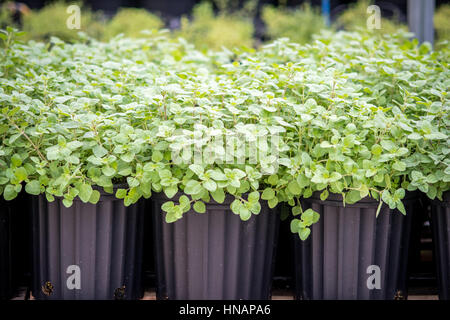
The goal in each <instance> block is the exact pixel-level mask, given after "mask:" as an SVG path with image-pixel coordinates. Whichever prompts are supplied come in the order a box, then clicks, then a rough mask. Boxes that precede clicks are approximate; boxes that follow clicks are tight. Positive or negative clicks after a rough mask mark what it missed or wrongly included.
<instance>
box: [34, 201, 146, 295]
mask: <svg viewBox="0 0 450 320" xmlns="http://www.w3.org/2000/svg"><path fill="white" fill-rule="evenodd" d="M36 201H37V203H36V206H35V209H36V210H34V211H35V212H33V296H34V297H35V298H37V299H69V300H94V299H95V300H112V299H118V300H122V299H127V300H128V299H139V298H141V297H142V295H143V289H142V286H141V277H142V274H141V272H142V269H141V268H142V247H143V219H144V210H145V208H144V207H143V206H144V205H145V201H139V202H138V203H136V204H134V205H132V206H130V207H125V206H124V204H123V200H119V199H116V198H115V196H114V195H112V194H107V193H104V192H101V197H100V201H99V202H98V203H97V204H96V205H93V204H88V203H83V202H81V201H80V200H79V199H78V198H77V199H76V200H74V202H73V205H72V207H70V208H66V207H65V206H64V205H63V204H62V200H61V199H57V200H55V201H54V202H48V201H47V200H46V198H45V196H42V195H41V196H39V197H38V198H36ZM71 266H72V267H71ZM77 267H79V270H76V268H77ZM68 268H69V269H68ZM78 271H79V274H80V276H81V281H80V284H81V287H78V286H76V279H75V278H73V277H72V278H71V276H73V275H75V274H76V273H77V272H78Z"/></svg>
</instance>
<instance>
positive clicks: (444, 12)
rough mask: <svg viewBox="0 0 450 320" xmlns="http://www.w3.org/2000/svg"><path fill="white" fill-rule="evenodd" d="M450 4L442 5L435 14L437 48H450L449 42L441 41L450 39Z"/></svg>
mask: <svg viewBox="0 0 450 320" xmlns="http://www.w3.org/2000/svg"><path fill="white" fill-rule="evenodd" d="M449 21H450V5H448V4H444V5H441V6H440V7H439V8H438V9H437V10H436V13H435V15H434V28H435V29H436V41H437V43H436V48H443V47H446V48H448V46H449V44H448V42H446V43H441V44H440V43H439V42H442V41H450V22H449Z"/></svg>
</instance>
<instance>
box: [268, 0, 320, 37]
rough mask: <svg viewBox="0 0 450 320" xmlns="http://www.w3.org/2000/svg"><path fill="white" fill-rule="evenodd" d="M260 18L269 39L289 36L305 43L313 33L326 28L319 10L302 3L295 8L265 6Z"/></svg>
mask: <svg viewBox="0 0 450 320" xmlns="http://www.w3.org/2000/svg"><path fill="white" fill-rule="evenodd" d="M262 19H263V21H264V23H265V25H266V28H267V31H266V33H267V35H268V37H269V38H270V39H277V38H281V37H286V38H289V39H290V40H291V41H293V42H297V43H301V44H304V43H307V42H310V41H311V40H312V38H313V35H314V34H316V33H319V32H320V30H322V29H324V28H326V25H325V20H324V19H323V17H322V15H321V14H320V11H319V10H317V9H315V8H313V7H311V5H310V4H309V3H304V4H303V5H302V6H300V7H299V8H297V9H294V10H293V9H288V8H284V7H279V8H276V7H273V6H265V7H264V8H263V10H262Z"/></svg>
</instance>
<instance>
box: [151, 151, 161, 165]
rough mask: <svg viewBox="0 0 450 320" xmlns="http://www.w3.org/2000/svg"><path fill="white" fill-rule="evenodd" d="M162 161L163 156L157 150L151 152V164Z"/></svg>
mask: <svg viewBox="0 0 450 320" xmlns="http://www.w3.org/2000/svg"><path fill="white" fill-rule="evenodd" d="M162 159H164V155H163V154H162V153H161V151H157V150H155V151H153V154H152V161H153V162H160V161H162Z"/></svg>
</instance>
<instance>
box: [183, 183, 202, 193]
mask: <svg viewBox="0 0 450 320" xmlns="http://www.w3.org/2000/svg"><path fill="white" fill-rule="evenodd" d="M201 191H202V185H201V184H200V182H198V181H196V180H189V181H188V182H187V183H186V186H185V188H184V192H185V193H186V194H198V193H200V192H201Z"/></svg>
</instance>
